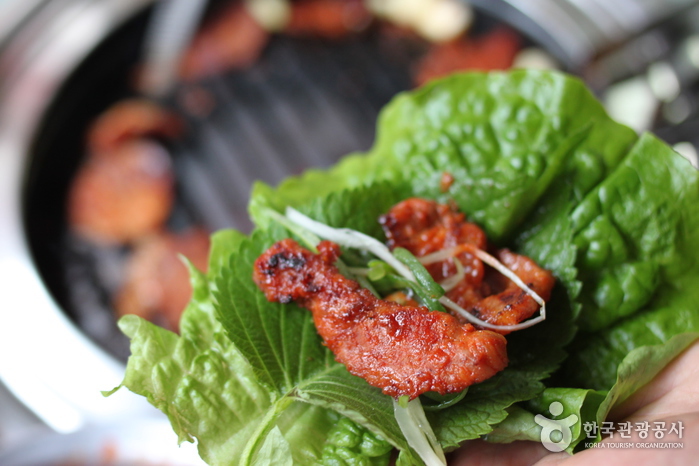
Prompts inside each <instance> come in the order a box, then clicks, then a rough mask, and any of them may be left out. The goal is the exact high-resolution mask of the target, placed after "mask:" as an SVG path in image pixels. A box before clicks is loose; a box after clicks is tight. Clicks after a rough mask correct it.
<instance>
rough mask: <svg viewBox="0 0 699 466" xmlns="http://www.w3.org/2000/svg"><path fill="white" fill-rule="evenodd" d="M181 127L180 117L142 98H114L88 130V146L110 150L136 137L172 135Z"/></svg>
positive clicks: (98, 150)
mask: <svg viewBox="0 0 699 466" xmlns="http://www.w3.org/2000/svg"><path fill="white" fill-rule="evenodd" d="M183 129H184V124H183V122H182V120H181V119H180V118H179V117H177V115H175V114H173V113H172V112H170V111H167V110H165V109H164V108H163V107H161V106H159V105H157V104H155V103H154V102H151V101H148V100H145V99H127V100H123V101H120V102H117V103H116V104H114V105H113V106H112V107H110V108H108V109H107V111H105V112H104V113H103V114H101V115H100V116H99V117H97V119H96V120H95V122H94V123H93V124H92V126H91V127H90V129H89V130H88V132H87V150H88V152H90V153H92V154H104V153H109V152H111V151H113V150H115V149H118V148H119V146H120V145H121V144H123V143H125V142H129V141H131V140H133V139H137V138H147V137H150V138H156V137H160V138H165V139H167V138H174V137H177V136H179V135H180V134H181V133H182V131H183Z"/></svg>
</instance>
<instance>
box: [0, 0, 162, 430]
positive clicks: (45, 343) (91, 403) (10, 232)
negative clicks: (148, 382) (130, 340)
mask: <svg viewBox="0 0 699 466" xmlns="http://www.w3.org/2000/svg"><path fill="white" fill-rule="evenodd" d="M151 1H152V0H60V1H56V2H51V4H49V5H46V6H45V7H44V8H42V9H41V10H40V11H39V12H38V14H36V15H35V16H34V17H33V18H30V19H29V20H27V22H26V24H25V25H24V26H23V27H22V30H21V31H19V32H18V33H17V34H16V35H15V36H14V37H13V38H12V41H11V43H9V44H7V48H6V49H5V53H3V55H2V62H0V73H1V74H0V378H1V379H2V381H3V382H4V383H5V385H6V386H7V387H8V389H9V390H11V391H12V392H13V393H14V394H15V396H16V397H17V398H18V399H19V400H21V401H22V402H23V403H24V404H25V405H26V406H27V407H29V408H30V409H31V410H32V411H33V412H35V413H36V414H37V415H38V416H39V417H40V418H41V419H42V420H43V421H44V422H46V423H47V424H48V425H49V426H50V427H52V428H53V429H55V430H56V431H59V432H71V431H75V430H78V429H79V428H81V427H83V426H85V425H89V424H91V423H99V422H103V421H105V420H114V419H117V418H123V417H128V416H133V415H134V414H144V415H148V414H152V413H154V408H151V407H150V406H149V405H148V404H147V403H146V402H145V400H144V399H142V398H141V397H137V396H135V395H133V394H131V393H128V392H126V391H125V390H122V391H121V392H119V393H117V394H116V395H114V396H112V397H110V398H104V397H103V396H102V395H101V393H100V392H101V391H102V390H109V389H111V388H113V387H115V386H116V385H118V384H119V383H120V382H121V379H122V377H123V373H124V366H123V364H122V363H120V362H119V361H117V360H116V359H115V358H113V357H112V356H110V355H109V354H107V353H106V352H105V351H103V350H102V349H101V348H99V347H98V346H97V345H96V344H94V343H93V342H92V341H90V340H89V339H88V338H86V337H85V335H84V334H83V333H82V332H81V331H80V330H79V329H78V328H77V327H76V326H75V325H74V324H73V322H71V321H70V320H69V319H68V318H67V317H66V315H65V314H64V313H63V311H62V310H61V309H60V308H59V307H58V305H57V303H56V302H55V301H54V300H53V298H52V297H51V295H50V294H49V292H48V290H47V289H46V287H45V286H44V284H43V282H42V279H41V277H40V276H39V275H38V272H37V269H36V267H35V266H34V263H33V261H32V258H31V256H30V252H29V249H28V245H27V242H26V233H25V231H24V226H23V221H22V195H21V193H22V189H23V183H24V179H25V174H26V170H27V166H28V162H29V150H30V147H31V144H32V141H33V139H34V137H35V136H36V131H37V128H38V126H39V124H40V121H41V118H42V115H43V114H44V113H45V111H46V109H47V107H48V106H49V104H50V103H51V100H52V98H53V96H54V95H55V94H56V92H57V90H58V89H59V86H60V85H61V84H62V83H63V82H64V81H65V79H66V78H67V77H68V76H69V75H70V73H71V72H72V71H73V70H74V69H75V67H76V66H77V65H78V64H79V63H80V62H81V61H82V60H83V59H84V57H85V56H86V55H87V54H88V53H89V52H90V51H91V50H92V49H93V48H94V47H95V46H96V44H98V43H99V42H100V41H101V40H102V39H104V37H105V36H106V35H107V34H108V33H109V32H111V31H112V30H113V29H114V28H115V27H117V26H118V25H119V24H121V23H122V22H123V21H125V20H126V19H127V18H129V17H131V16H132V15H133V14H135V13H136V12H137V11H139V10H140V9H142V8H144V7H145V6H147V5H148V4H149V3H151ZM122 392H123V393H122Z"/></svg>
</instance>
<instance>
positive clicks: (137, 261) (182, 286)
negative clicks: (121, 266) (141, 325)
mask: <svg viewBox="0 0 699 466" xmlns="http://www.w3.org/2000/svg"><path fill="white" fill-rule="evenodd" d="M183 257H186V258H187V259H188V260H189V261H190V262H191V263H192V265H193V266H194V267H196V268H197V269H199V270H200V271H203V272H206V270H207V263H208V259H209V233H208V232H207V231H205V230H203V229H200V228H192V229H189V230H187V231H185V232H182V233H168V232H162V233H158V234H154V235H151V236H148V237H145V238H143V239H142V240H141V241H139V242H138V243H137V244H136V245H135V247H134V250H133V253H132V255H131V257H130V258H129V259H128V262H127V264H126V267H125V281H124V285H123V286H122V288H121V290H120V291H119V292H118V293H117V296H116V298H115V308H116V311H117V315H119V316H123V315H126V314H136V315H138V316H140V317H143V318H144V319H148V320H150V321H152V322H154V323H156V324H158V325H161V326H163V327H165V328H167V329H170V330H172V331H177V330H178V329H179V321H180V315H181V314H182V311H183V310H184V309H185V307H186V306H187V303H188V302H189V299H190V298H191V296H192V287H191V285H190V284H189V270H188V269H187V267H186V266H185V264H184V262H183Z"/></svg>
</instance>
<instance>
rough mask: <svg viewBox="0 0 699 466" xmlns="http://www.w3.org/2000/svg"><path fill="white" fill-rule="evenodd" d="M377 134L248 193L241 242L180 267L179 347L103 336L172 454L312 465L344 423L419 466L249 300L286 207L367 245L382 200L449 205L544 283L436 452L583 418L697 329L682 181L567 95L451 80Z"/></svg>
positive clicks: (503, 79)
mask: <svg viewBox="0 0 699 466" xmlns="http://www.w3.org/2000/svg"><path fill="white" fill-rule="evenodd" d="M377 134H378V138H377V141H376V144H375V145H374V147H373V148H372V149H371V150H370V151H368V152H367V153H366V154H354V155H351V156H349V157H347V158H346V159H344V160H343V161H342V162H340V163H339V164H338V165H337V166H335V167H333V168H331V169H330V170H326V171H321V170H312V171H309V172H306V173H304V174H303V175H301V176H299V177H293V178H290V179H288V180H287V181H285V182H283V183H282V184H281V185H280V186H279V187H277V188H272V187H270V186H267V185H264V184H261V183H258V184H256V185H255V187H254V189H253V194H252V198H251V201H250V214H251V216H252V218H253V220H254V221H255V223H256V224H257V228H256V230H255V231H254V232H253V233H252V234H251V235H249V236H246V235H243V234H241V233H238V232H233V231H227V232H221V233H218V234H217V235H216V236H215V237H214V242H213V243H214V244H213V248H212V254H211V260H210V269H209V275H208V277H205V276H203V275H202V274H199V273H198V272H196V271H192V276H193V283H194V284H195V290H196V291H195V296H194V298H193V300H192V303H191V304H190V306H189V308H188V309H187V311H186V312H185V315H184V317H183V320H182V327H181V335H180V336H177V335H174V334H171V333H169V332H166V331H165V330H162V329H158V328H157V327H155V326H153V325H151V324H148V323H146V322H144V321H141V320H139V319H137V318H133V317H127V318H124V320H122V321H121V324H120V325H121V326H122V329H123V330H124V332H125V333H127V335H129V336H130V337H131V338H132V356H131V358H130V359H129V363H128V366H127V373H126V376H125V379H124V382H123V384H122V385H123V386H126V387H127V388H129V389H130V390H132V391H135V392H137V393H140V394H142V395H144V396H146V397H148V399H149V400H150V401H151V402H152V403H153V404H154V405H156V406H157V407H158V408H160V409H161V410H163V411H164V412H165V413H166V414H167V415H168V416H169V417H170V420H171V421H172V423H173V427H174V428H175V430H176V431H177V433H178V435H179V436H180V439H181V440H192V439H193V438H196V439H197V440H198V445H199V449H200V452H201V454H202V457H203V458H204V459H205V460H206V461H208V462H210V463H211V464H230V463H234V464H265V462H270V461H272V462H274V461H282V460H283V461H288V460H289V458H291V459H292V460H293V463H294V464H313V463H314V462H317V461H319V458H321V455H322V449H323V445H324V444H325V443H326V440H327V436H328V432H330V431H331V426H333V425H335V424H336V423H337V422H338V419H342V418H349V419H351V420H352V421H353V422H354V423H356V424H358V425H360V426H361V428H362V429H365V430H366V431H367V432H371V433H372V435H376V436H379V437H381V438H383V439H385V440H386V441H387V442H389V443H390V444H391V445H393V446H394V447H396V448H398V449H400V450H401V455H400V457H399V459H398V463H399V464H419V460H418V459H417V457H416V456H415V454H414V453H413V452H412V450H411V449H410V448H409V447H408V445H407V443H406V441H405V439H404V438H403V436H402V434H401V432H400V429H399V428H398V426H397V424H396V422H395V419H394V418H393V409H392V404H391V401H390V399H389V398H388V397H386V396H384V395H382V394H381V393H380V391H379V390H378V389H376V388H373V387H370V386H369V385H368V384H367V383H366V382H364V381H363V380H362V379H359V378H357V377H354V376H352V375H350V374H349V373H348V372H347V371H346V370H345V369H344V367H343V366H342V365H340V364H338V363H337V362H335V361H334V358H333V356H332V354H330V352H329V351H328V350H327V349H326V348H325V347H324V346H323V345H322V342H321V340H320V338H319V336H318V335H317V333H316V332H315V328H314V326H313V323H312V319H311V315H310V313H309V312H308V311H306V310H305V309H302V308H299V307H298V306H296V305H294V304H291V305H280V304H277V303H269V302H268V301H267V300H266V299H265V298H264V296H263V294H262V293H261V292H260V291H259V290H258V289H257V287H256V286H255V285H254V283H253V281H252V278H251V275H252V264H253V261H254V260H255V259H256V258H257V256H258V255H259V254H260V253H261V252H262V251H264V250H265V249H266V248H267V247H269V246H270V245H271V244H272V243H273V242H274V241H276V240H279V239H282V238H284V237H287V236H290V235H291V236H293V235H294V233H293V232H289V231H286V230H285V229H284V228H283V227H282V226H281V225H279V224H278V223H277V222H276V220H275V218H278V215H279V213H281V212H283V210H284V208H285V207H286V206H293V207H295V208H297V209H298V210H300V211H301V212H303V213H305V214H307V215H308V216H310V217H312V218H314V219H315V220H318V221H320V222H323V223H326V224H328V225H330V226H334V227H348V228H353V229H355V230H359V231H362V232H364V233H367V234H369V235H372V236H374V237H377V238H379V239H385V238H383V234H382V231H381V229H380V226H379V225H378V223H377V221H376V219H377V218H378V216H379V215H380V214H383V213H385V212H386V211H387V210H388V209H389V208H390V207H391V206H392V205H393V204H395V203H396V202H398V201H400V200H402V199H405V198H408V197H412V196H422V197H427V198H432V199H437V200H439V201H441V202H447V201H449V202H455V203H456V204H457V205H458V206H459V208H460V209H461V210H462V211H463V212H465V213H466V214H467V215H468V217H469V219H471V220H473V221H476V222H477V223H479V224H481V225H482V226H483V227H484V228H485V230H486V231H487V233H488V234H489V235H490V238H491V239H492V240H493V241H494V242H495V243H496V244H498V245H507V246H508V247H510V248H512V249H515V250H517V251H519V252H521V253H524V254H526V255H528V256H530V257H531V258H533V259H534V260H535V261H537V262H538V263H540V264H541V265H543V266H544V267H546V268H548V269H550V270H552V271H553V273H554V275H556V277H557V279H558V285H557V287H556V288H555V289H554V292H553V296H552V299H551V300H550V302H549V304H548V310H549V318H548V319H547V320H546V321H545V322H544V323H542V324H540V325H537V326H535V327H532V328H530V329H527V330H524V331H521V332H515V333H513V334H511V335H509V336H508V354H509V356H510V365H509V367H508V368H507V369H506V370H505V371H503V372H502V373H501V374H498V375H497V376H496V377H494V378H492V379H491V380H488V381H486V382H484V383H482V384H479V385H476V386H474V387H471V388H470V390H469V391H468V393H467V395H466V396H465V397H464V398H463V399H462V400H461V401H460V402H459V403H456V404H455V405H454V406H451V407H449V408H447V409H444V410H441V411H434V412H430V413H429V415H428V417H429V420H430V422H431V424H432V426H433V428H434V430H435V432H436V434H437V436H438V439H439V441H440V442H441V443H442V445H443V446H444V447H445V448H446V449H451V448H455V447H457V446H458V445H459V443H461V442H462V441H464V440H466V439H472V438H477V437H481V436H484V435H487V438H488V439H489V440H492V441H512V440H515V439H524V438H527V439H533V440H536V439H537V437H536V433H537V432H540V431H539V430H538V429H537V428H538V425H537V426H536V427H534V425H532V422H533V418H534V415H535V414H548V413H547V411H546V410H547V409H548V406H549V404H550V403H551V402H552V401H560V402H561V403H562V404H563V405H564V407H565V410H564V414H576V415H577V416H578V417H579V419H581V421H582V420H589V419H594V420H598V421H599V420H601V419H603V418H604V417H605V416H606V415H607V413H608V411H609V410H610V409H611V408H612V407H613V406H614V404H615V403H616V402H617V401H618V400H621V399H623V398H625V397H627V396H629V395H630V394H631V393H633V391H634V390H636V389H637V388H638V387H640V386H641V385H642V384H643V383H645V382H647V380H649V377H652V375H653V374H654V373H657V372H658V371H659V370H661V369H662V367H663V366H664V364H666V363H667V361H669V360H670V359H671V358H672V357H674V356H675V355H676V354H678V353H679V351H681V348H683V347H686V345H688V344H690V343H691V341H693V340H692V339H691V338H689V337H687V338H685V337H682V338H680V337H677V338H679V340H678V339H673V337H674V336H675V335H678V334H680V333H682V332H685V331H687V330H698V329H697V326H699V314H698V313H697V312H696V308H695V307H694V306H693V303H696V302H697V299H696V298H698V297H699V296H697V294H698V292H697V291H695V287H694V283H696V280H697V278H698V277H697V274H698V273H699V272H698V270H699V269H698V266H697V261H696V260H695V259H694V256H693V254H692V252H693V251H696V250H697V246H699V209H698V208H697V207H696V206H697V205H699V199H698V197H699V177H698V176H697V174H696V171H694V170H693V169H691V167H690V165H689V164H688V163H686V162H685V161H684V160H682V159H681V158H680V157H679V156H677V154H675V153H674V152H673V151H672V150H671V149H669V148H668V147H667V146H665V145H664V144H663V143H661V142H660V141H658V140H657V139H655V138H654V137H652V136H650V135H643V136H642V137H640V138H639V137H638V136H637V135H636V134H635V133H634V132H633V131H631V130H630V129H629V128H626V127H624V126H622V125H620V124H618V123H616V122H614V121H613V120H611V119H610V118H609V117H608V116H607V115H606V113H605V112H604V110H603V108H602V106H601V105H600V104H599V103H598V102H597V101H596V99H595V98H594V96H592V94H590V92H589V91H588V90H587V89H586V88H585V86H584V85H583V84H582V83H581V82H580V81H579V80H577V79H574V78H570V77H568V76H565V75H563V74H560V73H554V72H536V71H517V72H512V73H490V74H478V73H476V74H468V75H455V76H453V77H450V78H446V79H443V80H440V81H437V82H434V83H432V84H429V85H427V86H424V87H423V88H421V89H419V90H417V91H414V92H411V93H405V94H402V95H400V96H398V97H397V98H396V99H395V100H394V101H393V102H392V103H391V104H390V105H389V106H388V107H386V109H385V110H384V111H383V112H382V114H381V117H380V121H379V128H378V133H377ZM445 173H448V174H450V175H451V177H452V178H453V180H454V181H453V183H452V184H451V185H449V186H445V185H444V184H443V183H441V180H442V178H443V176H444V174H445ZM578 326H580V327H581V329H582V332H581V333H580V334H578V335H577V337H576V332H577V329H578ZM571 342H572V343H571ZM649 345H653V346H649ZM682 345H684V346H682ZM567 346H569V347H570V348H571V356H568V357H567V353H566V351H565V348H566V347H567ZM625 358H626V359H625ZM643 358H650V359H652V360H653V361H654V362H653V364H652V365H649V366H646V367H644V366H643V364H641V363H639V361H642V360H643ZM561 364H563V367H562V368H560V366H561ZM581 425H582V422H581V423H580V424H578V425H577V426H575V427H574V432H573V434H574V439H575V440H574V442H573V444H572V445H571V447H570V449H571V450H572V449H573V448H575V445H576V444H577V442H579V441H580V440H581V439H582V438H583V436H584V432H583V431H582V430H581ZM495 426H497V428H495ZM494 428H495V430H493V429H494ZM305 432H308V433H310V435H303V434H304V433H305ZM364 460H366V462H368V463H370V464H374V460H370V459H369V458H364Z"/></svg>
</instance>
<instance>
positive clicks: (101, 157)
mask: <svg viewBox="0 0 699 466" xmlns="http://www.w3.org/2000/svg"><path fill="white" fill-rule="evenodd" d="M174 181H175V180H174V174H173V172H172V165H171V163H170V158H169V156H168V154H167V153H166V152H165V151H164V150H163V149H162V148H161V147H160V146H159V145H158V144H156V143H154V142H149V141H145V140H134V141H130V142H127V143H123V144H121V145H120V146H119V147H117V148H116V149H112V150H110V151H107V152H97V153H94V154H91V155H90V157H88V159H87V160H86V162H85V163H84V164H83V166H82V167H81V168H80V170H79V171H78V173H77V174H76V176H75V179H74V181H73V185H72V186H71V189H70V194H69V197H68V217H69V222H70V224H71V226H72V228H73V229H74V230H75V231H76V232H78V233H79V234H81V235H83V236H85V237H86V238H88V239H89V240H92V241H95V242H97V243H102V244H120V243H130V242H133V241H135V240H137V239H139V238H140V237H142V236H144V235H147V234H150V233H153V232H155V231H157V230H159V229H160V228H161V227H162V225H163V223H164V222H165V221H166V220H167V218H168V217H169V215H170V210H171V208H172V203H173V198H174Z"/></svg>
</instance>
